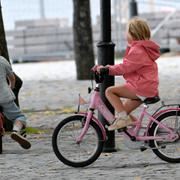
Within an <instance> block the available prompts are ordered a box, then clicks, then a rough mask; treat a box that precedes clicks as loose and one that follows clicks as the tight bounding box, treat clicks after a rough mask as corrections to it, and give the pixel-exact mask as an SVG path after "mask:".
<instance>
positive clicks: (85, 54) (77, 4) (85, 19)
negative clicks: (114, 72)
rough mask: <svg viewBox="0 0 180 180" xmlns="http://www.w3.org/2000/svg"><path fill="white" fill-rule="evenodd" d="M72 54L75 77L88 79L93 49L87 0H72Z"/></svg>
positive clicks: (92, 59)
mask: <svg viewBox="0 0 180 180" xmlns="http://www.w3.org/2000/svg"><path fill="white" fill-rule="evenodd" d="M73 6H74V15H73V33H74V54H75V61H76V71H77V79H79V80H83V79H90V69H91V67H92V66H93V65H94V51H93V39H92V27H91V16H90V2H89V0H73Z"/></svg>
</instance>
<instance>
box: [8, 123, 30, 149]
mask: <svg viewBox="0 0 180 180" xmlns="http://www.w3.org/2000/svg"><path fill="white" fill-rule="evenodd" d="M11 138H12V139H13V140H15V141H16V142H17V143H19V145H20V146H21V147H22V148H24V149H29V148H30V147H31V143H30V142H29V141H28V140H27V139H26V130H25V126H24V125H23V124H22V123H21V122H20V121H16V122H15V124H14V127H13V132H12V133H11Z"/></svg>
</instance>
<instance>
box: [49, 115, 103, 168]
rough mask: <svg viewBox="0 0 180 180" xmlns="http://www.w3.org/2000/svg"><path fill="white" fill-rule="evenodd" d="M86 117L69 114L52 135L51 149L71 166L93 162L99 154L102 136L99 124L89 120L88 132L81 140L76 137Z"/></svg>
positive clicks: (101, 146) (80, 165)
mask: <svg viewBox="0 0 180 180" xmlns="http://www.w3.org/2000/svg"><path fill="white" fill-rule="evenodd" d="M85 119H86V117H85V116H81V115H75V116H70V117H68V118H66V119H64V120H63V121H61V122H60V123H59V125H58V126H57V127H56V128H55V130H54V133H53V136H52V145H53V150H54V153H55V154H56V156H57V157H58V159H59V160H60V161H62V162H63V163H64V164H66V165H69V166H73V167H84V166H88V165H89V164H91V163H93V162H94V161H95V160H96V159H97V158H98V157H99V156H100V154H101V152H102V148H103V143H104V142H103V136H102V132H101V129H100V128H99V126H98V125H97V124H96V123H94V122H93V121H91V122H90V125H89V129H88V132H87V133H86V135H85V136H84V137H83V140H82V142H80V143H79V144H78V143H77V142H76V138H77V137H78V136H79V135H80V132H81V131H82V128H83V125H84V121H85Z"/></svg>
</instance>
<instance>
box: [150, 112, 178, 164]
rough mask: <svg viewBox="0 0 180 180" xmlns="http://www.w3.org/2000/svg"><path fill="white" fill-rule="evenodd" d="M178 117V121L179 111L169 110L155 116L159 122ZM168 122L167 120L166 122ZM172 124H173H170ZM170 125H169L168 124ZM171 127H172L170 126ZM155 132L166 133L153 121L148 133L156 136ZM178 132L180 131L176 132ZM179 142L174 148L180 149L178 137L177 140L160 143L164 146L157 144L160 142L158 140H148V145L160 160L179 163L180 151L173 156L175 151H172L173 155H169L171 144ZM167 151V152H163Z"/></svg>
mask: <svg viewBox="0 0 180 180" xmlns="http://www.w3.org/2000/svg"><path fill="white" fill-rule="evenodd" d="M176 117H178V120H179V121H180V111H178V112H177V111H170V112H166V113H164V114H162V115H161V116H159V117H158V118H157V120H158V121H159V122H164V123H165V122H166V121H169V120H172V122H173V120H175V118H176ZM168 123H169V122H168ZM172 125H173V124H172ZM169 126H170V125H169ZM179 127H180V122H179ZM171 128H172V127H171ZM157 133H159V134H164V133H167V132H165V131H162V129H160V127H159V126H158V124H156V123H153V124H152V126H151V128H150V129H149V135H150V136H156V135H157ZM178 133H179V134H180V132H178ZM178 143H179V148H176V149H177V150H178V149H180V138H179V139H178V141H176V142H162V144H165V145H166V146H164V147H163V146H161V147H160V146H158V144H159V145H160V144H161V142H158V141H156V140H150V141H149V145H150V147H151V148H152V151H153V152H154V153H155V154H156V155H157V156H158V157H159V158H160V159H162V160H164V161H166V162H169V163H179V162H180V153H178V156H175V153H174V152H173V154H174V156H175V157H172V155H170V153H171V151H172V148H173V146H176V144H178ZM165 151H167V152H165Z"/></svg>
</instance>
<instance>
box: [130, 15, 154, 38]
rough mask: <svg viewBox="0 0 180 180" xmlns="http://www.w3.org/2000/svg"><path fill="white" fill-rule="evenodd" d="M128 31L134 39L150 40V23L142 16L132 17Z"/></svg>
mask: <svg viewBox="0 0 180 180" xmlns="http://www.w3.org/2000/svg"><path fill="white" fill-rule="evenodd" d="M127 31H128V33H129V34H130V35H131V37H132V38H133V40H148V39H150V38H151V31H150V28H149V25H148V23H147V22H146V21H145V20H143V19H140V18H133V19H131V20H130V21H129V23H128V25H127Z"/></svg>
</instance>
